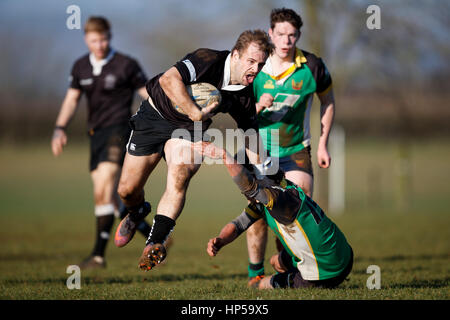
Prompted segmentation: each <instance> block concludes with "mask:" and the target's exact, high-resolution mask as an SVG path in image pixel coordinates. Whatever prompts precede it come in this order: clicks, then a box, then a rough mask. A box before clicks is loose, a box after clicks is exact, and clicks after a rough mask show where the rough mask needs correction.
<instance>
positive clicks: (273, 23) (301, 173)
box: [247, 8, 335, 285]
mask: <svg viewBox="0 0 450 320" xmlns="http://www.w3.org/2000/svg"><path fill="white" fill-rule="evenodd" d="M302 25H303V22H302V19H301V17H300V16H299V15H298V14H297V13H296V12H295V11H293V10H291V9H285V8H282V9H274V10H272V12H271V15H270V29H269V36H270V39H271V40H272V43H273V44H274V46H275V50H274V51H273V54H272V55H271V56H270V57H269V58H268V59H267V61H266V64H265V65H264V67H263V69H262V71H261V72H260V73H259V74H258V76H257V77H256V79H255V83H254V84H253V88H254V93H255V97H256V100H257V101H258V103H257V105H256V106H257V112H258V124H259V133H260V135H261V137H262V139H263V141H264V145H265V147H266V148H267V150H268V151H269V154H270V156H271V157H279V165H280V168H281V169H283V171H284V172H285V173H286V177H287V179H289V180H290V181H292V182H293V183H294V184H296V185H297V186H299V187H301V188H302V190H303V191H304V192H305V194H306V195H308V196H309V197H312V194H313V169H312V163H311V136H310V123H309V121H310V111H311V106H312V101H313V97H314V93H316V94H317V96H318V97H319V100H320V104H321V107H320V122H321V134H320V138H319V144H318V147H317V160H318V163H319V167H321V168H328V167H329V165H330V161H331V158H330V155H329V153H328V149H327V144H328V136H329V133H330V130H331V126H332V123H333V118H334V109H335V107H334V98H333V90H332V84H331V77H330V74H329V73H328V70H327V68H326V66H325V64H324V63H323V61H322V59H320V58H318V57H316V56H315V55H314V54H312V53H309V52H306V51H304V50H300V49H298V48H297V47H296V44H297V41H298V40H299V39H300V35H301V32H300V28H301V27H302ZM274 133H276V134H277V136H276V137H274V136H273V135H274ZM274 138H276V139H274ZM274 141H277V143H275V142H274ZM266 243H267V224H266V223H265V221H264V219H261V220H260V221H258V222H257V223H255V224H253V226H252V227H250V228H249V229H248V231H247V246H248V252H249V266H248V273H249V285H251V283H252V281H253V280H258V277H261V276H263V275H264V254H265V249H266ZM277 247H278V248H280V244H279V241H277Z"/></svg>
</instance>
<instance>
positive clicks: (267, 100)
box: [256, 93, 273, 113]
mask: <svg viewBox="0 0 450 320" xmlns="http://www.w3.org/2000/svg"><path fill="white" fill-rule="evenodd" d="M272 104H273V97H272V95H271V94H270V93H263V94H262V95H261V97H260V98H259V101H258V103H257V104H256V113H259V112H261V111H262V110H264V109H266V108H270V107H271V106H272Z"/></svg>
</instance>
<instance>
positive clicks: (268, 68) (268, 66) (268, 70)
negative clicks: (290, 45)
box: [262, 48, 307, 81]
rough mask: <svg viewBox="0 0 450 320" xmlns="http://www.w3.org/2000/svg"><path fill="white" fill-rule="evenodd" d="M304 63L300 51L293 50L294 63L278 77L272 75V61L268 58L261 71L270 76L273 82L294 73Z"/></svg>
mask: <svg viewBox="0 0 450 320" xmlns="http://www.w3.org/2000/svg"><path fill="white" fill-rule="evenodd" d="M306 62H307V60H306V57H305V56H304V55H303V52H302V50H300V49H299V48H295V57H294V62H293V63H292V65H291V66H290V67H289V68H287V69H286V70H285V71H284V72H282V73H280V74H279V75H273V68H272V61H271V59H270V57H269V59H267V61H266V64H265V65H264V67H263V69H262V71H263V72H264V73H266V74H268V75H270V77H271V78H272V79H274V80H275V81H278V80H281V79H283V78H285V77H287V76H289V75H291V74H292V73H294V71H295V70H297V69H298V68H301V67H302V63H306Z"/></svg>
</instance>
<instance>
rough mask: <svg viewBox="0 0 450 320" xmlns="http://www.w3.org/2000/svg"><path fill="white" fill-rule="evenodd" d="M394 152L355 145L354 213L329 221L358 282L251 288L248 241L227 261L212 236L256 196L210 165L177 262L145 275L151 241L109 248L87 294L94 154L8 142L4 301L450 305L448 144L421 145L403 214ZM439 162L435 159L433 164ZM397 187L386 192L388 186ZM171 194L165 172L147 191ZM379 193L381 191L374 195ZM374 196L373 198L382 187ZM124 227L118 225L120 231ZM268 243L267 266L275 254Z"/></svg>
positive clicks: (1, 183) (0, 254)
mask: <svg viewBox="0 0 450 320" xmlns="http://www.w3.org/2000/svg"><path fill="white" fill-rule="evenodd" d="M395 150H396V145H395V144H386V143H381V142H377V141H373V142H370V143H363V142H355V143H352V144H348V147H347V168H348V169H347V170H348V178H347V203H348V210H347V211H346V212H345V213H344V214H342V215H339V216H332V215H331V216H330V217H331V218H332V219H333V220H334V221H335V222H336V223H337V224H338V225H339V227H340V229H341V230H342V231H343V232H344V233H345V235H346V236H347V238H348V240H349V242H350V244H351V245H352V247H353V249H354V252H355V263H354V268H353V271H352V273H351V276H350V280H349V281H346V282H344V283H343V284H342V285H341V286H340V287H339V288H337V289H335V290H323V289H307V290H305V289H303V290H292V289H290V290H276V291H275V290H272V291H264V292H261V291H256V290H251V289H247V288H246V280H247V279H246V277H247V272H246V268H247V259H248V258H247V251H246V250H247V249H246V242H245V237H244V236H241V237H240V238H239V239H238V240H237V241H235V242H234V243H232V244H230V245H229V246H228V247H225V248H224V249H223V250H222V251H221V252H220V253H219V255H218V256H217V257H216V258H214V259H213V258H210V257H209V256H208V255H207V254H206V251H205V248H206V243H207V241H208V239H209V238H211V237H213V236H215V235H216V234H217V233H218V232H219V230H220V229H221V227H222V226H223V225H224V224H225V223H227V222H228V221H230V220H231V219H232V218H234V217H235V216H236V215H237V214H239V213H240V211H241V210H242V208H243V206H244V205H245V200H244V199H243V198H242V197H241V195H240V194H239V191H238V190H237V189H236V188H235V186H234V185H233V183H232V181H231V179H229V177H228V176H227V174H226V171H225V168H224V167H221V166H203V167H202V168H201V169H200V171H199V173H198V174H197V175H196V176H195V177H194V179H193V180H192V182H191V185H190V188H189V191H188V199H187V202H186V206H185V209H184V211H183V213H182V215H181V217H180V218H179V219H178V220H177V226H176V228H175V232H174V246H173V247H172V248H171V249H170V252H169V256H168V261H167V264H165V265H164V266H161V267H158V268H156V269H154V270H152V271H150V272H147V273H145V272H141V271H140V270H138V268H137V261H138V257H139V256H140V253H141V250H142V248H143V245H144V238H143V237H142V236H141V235H139V234H138V235H136V237H135V239H134V241H133V242H132V243H130V244H129V245H128V246H127V247H125V248H121V249H118V248H115V247H114V246H113V245H112V243H111V244H110V245H109V247H108V250H107V263H108V268H107V269H106V270H102V271H83V272H82V275H81V290H69V289H67V287H66V280H67V278H68V276H69V274H67V273H66V268H67V266H69V265H72V264H78V263H79V262H80V261H81V260H82V259H83V258H84V257H85V256H86V255H87V254H88V253H89V252H90V250H91V249H92V245H93V241H94V229H95V228H94V227H95V226H94V222H95V220H94V216H93V213H92V212H93V204H92V194H91V187H92V186H91V182H90V178H89V173H88V171H87V164H88V155H87V147H86V146H77V145H69V147H68V148H67V150H66V152H65V153H64V154H63V156H62V157H61V158H59V159H54V158H53V157H52V156H51V154H50V149H49V146H47V145H44V146H25V147H23V148H22V149H20V150H19V149H17V148H13V147H10V146H3V147H2V153H1V154H0V163H1V164H2V166H1V168H0V200H1V204H2V205H1V214H0V298H1V299H257V298H261V299H449V292H450V290H449V289H450V267H449V266H450V228H449V227H450V215H449V210H448V209H447V208H448V205H449V201H448V199H447V198H448V194H449V193H448V191H449V188H448V181H449V179H448V177H449V172H448V159H449V155H450V148H449V146H448V145H447V144H446V143H445V142H440V143H439V142H436V143H434V144H428V145H427V146H426V147H423V146H422V145H420V146H419V145H417V146H416V145H414V146H413V147H412V150H413V152H412V160H413V168H412V172H413V176H412V177H413V181H414V184H413V185H412V186H411V195H410V197H411V199H412V200H411V203H410V206H409V208H408V210H406V211H400V210H397V209H396V206H395V199H394V198H393V197H392V196H391V194H392V193H393V192H394V187H393V185H394V184H395V183H394V181H395V178H394V177H393V176H395V175H394V174H393V173H392V172H393V169H392V166H391V165H389V163H390V161H391V160H392V159H395V154H396V153H395V152H396V151H395ZM431 155H432V156H431ZM374 165H375V166H376V165H379V166H380V172H381V174H382V176H381V177H380V179H381V182H380V184H381V186H383V190H381V191H379V192H380V194H379V195H377V196H380V195H381V196H380V197H381V199H382V201H381V202H380V203H378V204H374V203H373V202H371V201H369V200H370V197H369V196H368V195H367V192H368V190H367V188H371V187H370V184H369V185H368V184H367V181H366V177H367V175H368V173H369V172H370V171H369V170H370V168H373V166H374ZM384 186H386V188H384ZM164 188H165V165H164V164H163V163H162V164H161V165H160V166H158V168H157V169H156V171H155V172H154V174H153V175H152V176H151V178H150V180H149V182H148V184H147V186H146V193H147V196H148V199H149V200H150V201H151V202H152V203H153V205H154V207H156V204H157V202H158V199H159V197H160V196H161V194H162V192H163V190H164ZM371 190H372V189H371ZM372 191H373V190H372ZM116 225H117V223H116ZM274 250H275V245H274V237H273V236H271V237H270V238H269V245H268V251H267V257H266V262H265V266H266V273H272V269H271V267H270V264H269V263H268V258H269V257H270V254H271V253H274ZM369 265H378V266H379V267H380V269H381V289H380V290H369V289H367V287H366V281H367V279H368V277H369V276H370V274H367V273H366V270H367V267H368V266H369Z"/></svg>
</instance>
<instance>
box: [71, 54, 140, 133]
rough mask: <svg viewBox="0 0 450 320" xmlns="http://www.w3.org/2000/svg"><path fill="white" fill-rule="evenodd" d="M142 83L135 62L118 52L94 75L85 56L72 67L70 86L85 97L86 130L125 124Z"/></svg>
mask: <svg viewBox="0 0 450 320" xmlns="http://www.w3.org/2000/svg"><path fill="white" fill-rule="evenodd" d="M146 80H147V79H146V76H145V74H144V72H143V71H142V69H141V67H140V66H139V64H138V62H137V61H136V60H134V59H132V58H130V57H128V56H126V55H124V54H121V53H118V52H115V53H114V55H113V56H112V58H111V59H110V60H109V61H108V62H107V63H106V64H105V65H104V66H103V68H102V70H101V73H100V74H99V75H97V76H95V75H94V74H93V67H92V65H91V62H90V60H89V54H86V55H84V56H83V57H81V58H80V59H78V60H77V61H76V62H75V63H74V65H73V67H72V72H71V80H70V87H71V88H74V89H79V90H81V91H82V92H83V93H85V94H86V97H87V101H88V129H89V130H92V129H94V130H96V129H99V128H105V127H108V126H111V125H114V124H118V123H122V122H126V121H128V120H129V118H130V117H131V104H132V102H133V96H134V92H135V90H137V89H139V88H142V87H143V86H145V82H146Z"/></svg>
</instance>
